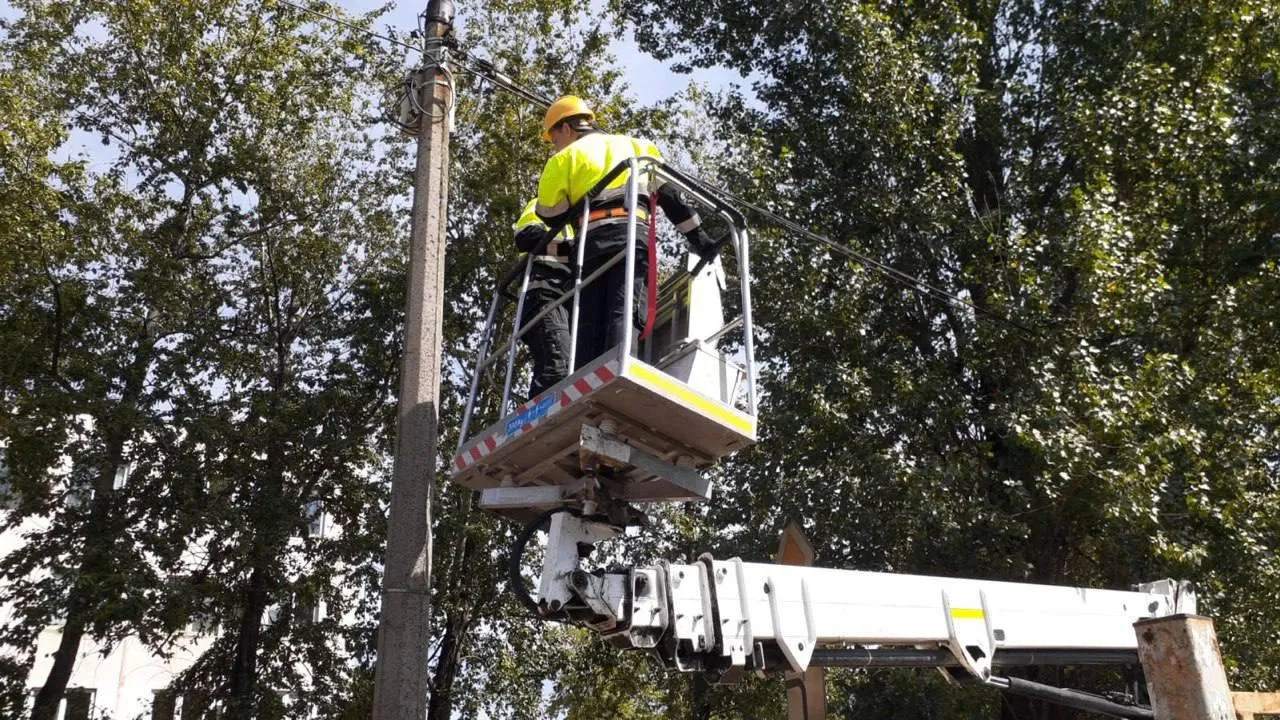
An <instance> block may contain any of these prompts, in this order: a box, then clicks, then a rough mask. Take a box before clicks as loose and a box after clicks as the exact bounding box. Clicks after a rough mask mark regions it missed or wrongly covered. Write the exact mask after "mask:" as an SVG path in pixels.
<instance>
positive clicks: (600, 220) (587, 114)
mask: <svg viewBox="0 0 1280 720" xmlns="http://www.w3.org/2000/svg"><path fill="white" fill-rule="evenodd" d="M542 139H543V140H544V141H547V142H550V143H552V144H553V145H554V146H555V149H556V152H555V154H554V155H552V156H551V158H550V159H549V160H547V163H546V166H545V167H544V168H543V170H542V177H541V178H540V179H539V181H538V206H537V214H538V216H539V217H541V218H542V219H543V220H545V221H546V222H547V224H548V225H556V224H558V223H560V222H564V221H569V225H570V226H572V227H573V228H574V232H575V233H576V232H580V230H579V227H578V226H579V225H580V222H579V219H578V218H568V217H567V216H568V214H569V213H570V212H572V211H573V210H575V209H576V208H578V207H580V206H578V203H579V201H580V200H582V197H583V196H584V195H586V194H587V192H588V191H589V190H591V188H593V187H595V185H596V183H598V182H599V181H600V180H601V178H603V177H604V176H605V175H606V174H608V172H609V171H610V170H612V169H613V168H614V167H616V166H617V165H618V163H621V162H623V161H625V160H628V159H630V158H633V157H645V156H647V157H653V158H657V159H661V158H662V153H660V152H659V151H658V148H657V147H656V146H655V145H653V143H650V142H646V141H643V140H637V139H634V138H631V137H627V136H625V135H612V134H608V133H605V132H601V131H600V129H599V128H597V127H596V125H595V113H593V112H592V111H591V108H590V107H588V106H587V104H586V103H585V102H583V100H582V98H579V97H576V96H574V95H566V96H564V97H562V98H560V99H558V100H556V101H555V102H554V103H552V104H551V107H550V108H548V109H547V114H546V116H545V117H544V118H543V126H542ZM628 174H629V173H627V172H623V173H621V174H620V175H619V176H618V177H617V178H615V179H614V180H613V181H611V182H610V183H609V185H608V187H607V188H606V189H605V190H604V191H603V192H601V193H600V194H599V195H597V196H596V197H595V198H594V199H593V200H592V201H591V212H590V215H589V216H588V218H587V232H586V246H585V247H584V248H583V249H582V252H583V257H582V268H581V273H582V277H583V279H586V278H588V277H590V276H591V274H592V273H594V272H595V271H597V270H599V269H600V267H601V266H603V265H604V264H605V263H606V262H608V261H609V259H610V258H612V257H613V256H615V255H617V254H618V253H619V252H621V251H622V250H623V249H625V248H626V246H627V211H626V208H625V207H624V204H625V202H626V183H627V176H628ZM653 189H655V188H645V187H642V188H640V196H641V197H644V196H645V195H647V194H648V193H649V192H650V190H653ZM656 191H657V194H658V204H659V206H661V207H662V211H663V212H664V213H665V214H666V216H667V219H668V220H670V221H671V222H672V223H674V224H675V226H676V230H678V231H679V232H680V233H681V234H683V235H684V236H685V239H686V241H687V242H688V244H689V246H690V248H691V249H692V250H693V251H694V252H696V253H698V254H699V255H705V254H706V253H710V252H713V250H714V243H713V242H712V241H711V239H710V238H709V237H707V234H706V232H705V231H704V230H703V229H702V225H701V221H700V219H699V218H698V214H697V213H696V212H694V211H693V209H691V208H690V207H689V206H688V204H687V203H685V201H684V199H683V198H682V197H681V196H680V193H679V191H677V190H676V189H675V188H673V187H671V186H670V185H666V184H663V185H661V186H659V187H657V188H656ZM642 205H644V203H642ZM650 222H652V218H650V217H649V216H648V212H647V211H646V210H645V208H644V207H640V208H637V210H636V225H637V227H636V235H637V238H638V241H637V242H636V258H635V276H634V277H635V279H634V285H633V289H634V295H633V297H635V298H638V299H637V301H636V302H635V305H634V307H635V308H636V309H637V310H639V311H641V312H643V310H644V308H645V307H646V303H645V301H644V298H645V296H646V282H647V280H646V277H647V273H648V253H647V251H646V248H645V244H644V239H645V238H647V237H648V233H649V223H650ZM625 284H626V263H625V262H619V263H617V264H615V265H614V266H613V267H612V268H610V269H609V270H608V271H606V272H605V273H604V275H602V276H601V277H600V278H598V279H597V280H596V281H594V282H592V283H591V284H589V285H587V286H585V287H583V288H582V291H581V292H582V297H581V305H580V308H579V320H578V347H577V353H576V362H575V363H574V364H575V367H574V369H575V370H577V369H578V368H580V367H582V366H583V365H584V364H586V363H588V362H590V361H592V360H594V359H595V358H597V357H599V356H600V355H601V354H603V353H604V352H605V351H606V350H608V349H610V348H612V347H614V346H615V345H617V344H618V343H619V342H621V340H622V336H621V335H620V330H621V327H622V321H623V315H624V314H625V312H626V307H627V299H626V287H625ZM639 324H640V325H643V324H644V321H643V315H641V320H640V323H639ZM633 332H634V329H633Z"/></svg>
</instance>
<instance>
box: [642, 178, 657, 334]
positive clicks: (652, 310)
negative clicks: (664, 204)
mask: <svg viewBox="0 0 1280 720" xmlns="http://www.w3.org/2000/svg"><path fill="white" fill-rule="evenodd" d="M657 204H658V193H649V272H648V285H649V292H648V295H649V300H648V303H647V305H648V308H647V310H646V312H645V316H644V332H642V333H640V339H641V340H644V339H646V338H648V337H649V335H650V334H651V333H652V332H653V324H654V322H655V321H656V320H657V317H658V223H657V219H658V218H657V217H656V216H655V215H654V211H655V210H656V206H657Z"/></svg>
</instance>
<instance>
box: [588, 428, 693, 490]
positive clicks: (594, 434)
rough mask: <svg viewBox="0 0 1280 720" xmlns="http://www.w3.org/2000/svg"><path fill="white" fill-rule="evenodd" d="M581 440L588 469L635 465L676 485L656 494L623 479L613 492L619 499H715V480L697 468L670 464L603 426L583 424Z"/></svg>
mask: <svg viewBox="0 0 1280 720" xmlns="http://www.w3.org/2000/svg"><path fill="white" fill-rule="evenodd" d="M578 443H579V450H578V455H579V458H580V461H581V464H582V468H583V469H584V470H587V471H590V470H593V469H595V468H597V467H608V468H613V469H615V470H619V471H625V470H628V469H630V468H635V469H636V470H639V471H640V472H641V473H645V474H651V475H657V476H659V477H661V478H663V479H664V480H666V481H667V482H669V483H671V484H672V485H674V486H675V487H674V491H673V492H670V493H663V494H660V495H654V494H653V492H650V491H647V489H646V488H644V487H643V483H629V482H622V483H621V487H619V488H617V489H615V490H614V491H613V493H612V494H613V496H614V497H615V498H617V499H619V500H628V501H640V502H652V501H657V500H683V501H688V500H695V499H701V500H710V499H711V481H710V480H709V479H707V478H704V477H702V475H700V474H699V473H698V472H697V471H696V470H694V469H693V468H688V467H683V466H681V465H676V464H673V463H669V462H667V461H665V460H663V459H661V458H658V457H655V456H653V455H651V454H649V453H647V452H645V451H643V450H640V449H639V448H635V447H632V446H631V445H628V444H627V443H626V441H625V440H622V439H621V438H618V437H616V436H614V435H613V434H611V433H609V432H608V431H607V430H606V429H605V428H603V427H596V426H594V425H583V426H582V430H581V433H580V435H579V438H578Z"/></svg>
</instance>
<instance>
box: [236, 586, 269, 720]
mask: <svg viewBox="0 0 1280 720" xmlns="http://www.w3.org/2000/svg"><path fill="white" fill-rule="evenodd" d="M266 609H267V573H266V571H265V570H264V569H263V568H262V567H261V565H259V564H258V563H257V561H256V560H255V563H254V568H253V573H252V574H251V575H250V576H249V587H248V588H246V589H245V592H244V614H243V615H241V616H240V629H239V630H238V631H237V633H236V656H235V659H234V660H233V661H232V665H231V692H230V696H229V697H228V699H227V713H228V717H253V716H254V705H255V703H254V693H255V692H256V691H257V687H258V640H259V636H260V635H261V633H262V613H263V612H264V611H265V610H266Z"/></svg>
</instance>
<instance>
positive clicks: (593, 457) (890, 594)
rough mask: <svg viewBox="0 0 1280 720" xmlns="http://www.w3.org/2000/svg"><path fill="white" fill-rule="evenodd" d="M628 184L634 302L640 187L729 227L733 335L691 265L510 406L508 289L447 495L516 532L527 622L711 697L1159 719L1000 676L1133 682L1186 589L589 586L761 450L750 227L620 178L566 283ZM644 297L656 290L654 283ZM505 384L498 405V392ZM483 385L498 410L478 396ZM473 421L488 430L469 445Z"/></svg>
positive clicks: (747, 575)
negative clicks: (824, 689) (535, 553)
mask: <svg viewBox="0 0 1280 720" xmlns="http://www.w3.org/2000/svg"><path fill="white" fill-rule="evenodd" d="M622 172H626V173H627V186H626V188H627V195H626V197H627V207H628V208H629V209H631V212H630V217H629V220H628V233H627V248H626V250H625V252H623V253H620V254H619V255H618V256H617V257H616V258H614V259H613V261H612V262H625V263H626V278H627V281H626V283H627V288H626V290H627V292H626V297H628V298H632V297H633V293H632V292H631V289H632V287H633V283H634V277H635V271H636V263H635V259H634V258H635V250H636V248H637V247H638V238H637V222H636V213H635V208H638V207H640V200H641V197H642V192H641V187H642V186H645V185H646V184H647V186H648V188H652V187H653V186H654V184H655V183H661V182H669V183H674V184H675V185H676V186H677V187H678V188H679V189H680V190H681V191H682V192H684V193H685V194H686V196H687V197H689V198H691V199H692V200H693V201H694V202H695V203H696V204H698V205H699V206H701V207H702V208H703V209H704V210H705V211H707V212H708V213H709V214H712V215H715V216H718V217H719V218H720V219H721V220H723V221H724V222H725V224H726V225H727V227H728V230H727V231H726V232H725V234H724V237H723V239H722V240H721V241H720V243H719V244H718V247H717V250H719V249H722V248H727V249H729V250H732V254H733V257H734V258H735V259H736V268H735V270H736V272H734V273H733V274H732V275H731V277H733V278H734V279H735V280H736V282H737V284H738V292H737V297H738V298H739V302H738V305H739V307H738V308H737V309H736V311H737V312H736V317H734V319H733V320H731V321H729V322H725V320H724V312H723V308H722V304H721V303H722V298H721V290H722V289H724V285H725V277H726V276H725V273H724V272H723V271H722V270H721V266H720V264H719V262H718V260H717V261H712V262H709V261H708V260H709V259H703V260H694V259H689V260H687V261H686V264H685V266H684V267H685V270H683V271H681V272H678V273H676V274H675V275H674V276H673V277H671V278H669V279H667V280H666V281H665V282H664V283H663V284H662V290H661V291H660V292H659V293H657V298H656V299H652V297H651V299H652V300H653V301H652V302H650V303H649V307H648V308H646V323H645V325H646V332H644V333H642V334H641V336H640V338H639V339H638V340H637V339H635V338H633V337H632V334H631V333H630V332H623V333H622V337H623V342H622V343H621V344H620V345H619V346H618V347H616V348H614V349H613V350H611V351H609V352H607V353H605V354H604V355H603V356H602V357H600V358H596V359H595V360H593V361H592V362H590V363H587V364H586V365H584V366H583V367H581V368H579V369H578V370H577V371H576V372H574V373H573V374H572V375H570V376H569V377H568V378H566V379H565V380H563V381H562V382H560V383H559V384H557V385H556V386H555V387H552V388H550V389H548V390H546V391H545V392H543V393H540V394H539V395H538V396H536V397H532V398H528V399H523V400H521V399H518V398H515V397H513V393H512V383H513V377H514V368H515V364H516V363H515V361H516V347H517V340H518V338H519V336H520V335H521V334H522V333H524V332H526V331H527V330H528V328H529V327H530V326H531V324H532V322H534V321H536V320H537V318H536V317H535V318H533V319H531V320H530V322H529V323H526V324H525V325H524V326H523V327H521V326H518V324H517V323H515V322H513V323H512V327H511V331H510V333H509V337H508V339H507V340H506V343H505V345H504V346H503V347H501V348H499V349H498V350H496V351H492V352H491V351H490V346H491V345H492V344H493V343H492V341H493V339H494V338H495V337H496V336H497V325H498V324H499V323H498V319H499V315H500V313H499V311H500V309H501V307H502V305H503V300H504V298H509V299H514V300H515V305H516V307H515V313H514V317H516V318H519V317H521V315H522V313H521V311H522V309H523V304H522V298H523V296H524V289H525V288H526V287H527V285H528V282H529V267H530V266H529V265H528V264H527V263H526V264H525V266H524V267H523V268H520V269H518V270H517V271H513V272H512V273H509V274H508V276H507V278H506V280H505V281H504V282H503V283H502V285H501V287H500V288H499V291H498V293H496V294H495V296H494V299H493V302H492V304H491V306H490V309H489V314H488V319H487V322H486V326H485V331H484V334H483V335H482V338H481V343H480V348H479V352H478V357H477V360H476V366H475V372H474V375H473V378H472V383H471V392H470V395H469V397H468V401H467V406H466V412H465V416H464V422H463V427H462V431H461V437H460V442H459V447H458V451H457V453H456V455H455V456H454V458H453V463H452V467H451V473H452V475H451V477H452V479H453V480H454V481H455V482H458V483H461V484H463V485H465V486H467V487H470V488H474V489H476V490H478V491H479V492H480V506H481V507H483V508H485V509H487V510H489V511H491V512H494V513H497V514H500V515H503V516H505V517H508V518H511V519H513V520H516V521H519V522H523V523H525V526H524V530H523V531H522V532H521V533H520V534H519V536H518V538H517V542H516V545H515V547H514V548H513V551H512V555H511V565H510V568H509V569H510V576H511V577H510V582H511V587H512V590H513V591H514V592H515V593H516V594H517V596H518V597H519V598H520V599H521V600H522V602H524V603H525V605H526V606H527V607H528V608H529V609H530V610H531V611H532V612H533V613H534V614H535V615H537V616H539V617H542V618H545V619H553V620H560V621H567V622H572V623H575V624H578V625H581V626H584V627H587V628H590V629H592V630H594V631H595V632H597V633H599V634H600V635H601V636H603V637H605V638H607V639H609V640H610V641H611V642H613V643H614V644H615V645H617V646H618V647H620V648H631V649H638V650H642V651H645V652H647V653H649V654H650V655H652V656H653V657H655V658H656V659H657V660H658V661H660V662H661V663H663V664H664V665H666V666H667V667H669V668H672V669H675V670H678V671H684V672H696V673H699V674H701V675H702V676H704V677H705V678H707V679H709V680H711V681H713V682H719V681H733V680H734V679H736V678H739V677H741V676H742V675H743V673H760V674H768V673H778V672H796V673H802V672H804V671H805V670H806V669H807V668H809V667H812V666H827V667H830V666H841V667H929V668H939V669H941V670H943V671H944V672H945V673H946V675H947V677H949V678H952V679H955V680H957V681H965V680H967V681H969V682H975V683H980V684H984V685H988V686H992V687H996V688H999V689H1001V690H1004V691H1007V692H1011V693H1016V694H1022V695H1029V696H1033V697H1038V698H1041V699H1046V700H1050V701H1052V702H1057V703H1060V704H1064V705H1068V706H1072V707H1077V708H1081V709H1085V710H1091V711H1094V712H1098V713H1101V714H1104V715H1109V716H1112V717H1122V718H1152V717H1153V714H1152V711H1151V710H1150V709H1149V708H1146V707H1141V706H1138V705H1137V704H1135V703H1134V702H1133V699H1134V698H1133V697H1130V699H1129V700H1128V701H1126V700H1123V699H1116V698H1115V697H1114V696H1113V697H1103V696H1099V695H1094V694H1090V693H1084V692H1080V691H1075V690H1070V689H1065V688H1057V687H1052V686H1047V685H1041V684H1038V683H1034V682H1029V681H1027V680H1024V679H1020V678H1018V677H1015V676H1010V675H1007V674H1004V673H1003V668H1007V667H1010V666H1020V665H1021V666H1034V665H1086V664H1110V665H1121V666H1129V667H1135V666H1137V665H1138V651H1137V638H1136V636H1135V632H1134V628H1133V626H1134V623H1135V622H1138V621H1140V620H1148V619H1153V618H1162V617H1168V616H1171V615H1175V614H1184V613H1194V612H1195V595H1194V593H1193V592H1192V590H1191V588H1190V587H1189V586H1188V585H1187V584H1185V583H1181V582H1176V581H1172V580H1160V581H1157V582H1152V583H1147V584H1142V585H1138V586H1135V587H1133V588H1131V589H1129V590H1096V589H1089V588H1080V587H1059V586H1048V585H1033V584H1025V583H1010V582H994V581H987V580H978V579H962V578H945V577H929V576H919V575H900V574H895V573H877V572H860V571H853V570H833V569H823V568H813V567H798V566H783V565H775V564H762V563H749V562H744V561H742V560H741V559H739V558H730V559H727V560H726V559H717V558H714V557H712V556H710V555H703V556H702V557H700V558H698V559H697V561H696V562H693V563H689V564H681V563H672V562H665V561H664V562H659V563H656V564H654V565H650V566H638V567H630V568H617V567H613V568H608V569H602V568H596V569H588V568H585V567H584V566H583V564H584V562H585V560H586V558H589V557H590V554H591V548H592V547H593V546H594V545H596V544H597V543H599V542H601V541H603V540H606V539H608V538H612V537H618V536H620V535H622V534H623V532H624V530H625V529H626V528H627V527H628V526H633V525H640V524H643V523H644V516H643V514H642V510H643V507H644V506H645V505H646V504H650V503H660V502H689V501H707V500H709V499H710V498H711V494H712V488H711V485H710V480H709V479H708V476H707V474H706V471H707V470H708V469H710V468H712V467H713V466H714V465H715V464H716V463H717V462H718V461H719V460H720V459H722V458H724V457H726V456H727V455H729V454H731V453H733V452H736V451H738V450H740V449H742V448H745V447H747V446H749V445H751V444H752V443H754V442H755V440H756V430H757V418H756V409H757V401H756V388H755V380H756V370H755V359H754V349H753V344H752V323H751V293H750V265H749V259H748V250H749V248H748V234H747V230H746V225H745V223H744V221H743V218H742V215H741V214H740V213H738V211H737V210H736V209H734V208H733V207H731V206H729V205H727V204H726V203H724V202H723V201H722V200H721V199H720V198H719V197H718V196H716V195H715V194H714V193H713V192H711V191H709V190H707V189H705V188H704V187H703V186H701V185H700V184H699V183H697V182H696V181H693V180H691V179H690V178H687V177H685V176H683V175H682V174H681V173H679V172H678V171H677V170H675V169H674V168H671V167H670V166H667V165H665V164H664V163H662V162H660V161H657V160H653V159H650V158H637V159H632V160H629V161H626V162H624V163H622V164H620V165H619V166H618V167H617V168H615V169H614V170H613V171H612V172H611V173H610V174H609V175H608V176H607V177H606V178H604V179H603V180H601V182H600V184H599V185H597V187H596V188H595V189H594V190H593V191H592V192H591V193H588V195H587V197H586V198H585V199H584V201H583V204H582V208H581V210H582V216H581V217H582V218H583V226H582V228H581V230H580V232H579V234H578V237H579V242H578V245H577V248H578V258H579V262H578V263H577V266H578V267H581V265H582V263H581V258H582V248H583V245H584V243H583V242H581V238H582V237H584V236H585V233H586V223H585V219H586V217H587V214H588V213H589V211H590V203H591V200H592V198H594V197H595V196H596V194H597V193H598V191H599V190H601V189H603V188H604V187H605V186H606V185H607V184H608V183H609V181H611V180H612V179H613V178H615V177H617V175H618V174H619V173H622ZM647 191H648V190H646V191H645V192H647ZM651 214H652V213H651ZM654 222H656V220H655V221H654ZM556 230H558V229H553V230H552V232H555V231H556ZM549 240H550V236H548V238H547V241H549ZM544 242H545V241H544ZM648 247H649V252H650V258H651V260H650V263H649V265H650V267H655V266H656V265H657V263H656V262H655V261H654V258H655V253H656V242H655V239H654V236H653V234H652V233H651V234H650V237H649V239H648ZM539 250H540V249H535V251H534V252H533V253H530V254H531V255H534V254H537V253H538V252H539ZM610 264H612V263H610ZM606 267H607V266H606ZM600 272H603V270H601V271H600ZM598 274H599V273H597V275H598ZM594 279H595V278H594V277H588V278H583V277H580V276H579V277H578V278H576V280H575V285H574V288H573V289H572V290H571V291H570V292H569V293H568V294H566V295H565V296H564V297H562V298H561V300H560V301H561V302H564V303H571V304H572V313H571V319H572V320H571V328H572V330H573V334H574V339H575V340H576V332H577V319H578V315H579V293H580V290H581V288H582V287H583V286H584V285H586V284H587V283H589V282H591V281H592V280H594ZM650 279H651V283H650V286H653V284H654V283H653V282H652V281H654V280H656V278H654V277H652V276H651V278H650ZM517 282H520V284H521V287H520V291H519V293H518V294H516V295H514V296H512V295H511V293H510V291H509V290H508V288H510V287H512V286H514V285H515V284H516V283H517ZM625 317H627V318H628V320H629V319H630V317H631V314H630V313H628V314H627V315H626V316H625ZM503 360H505V365H504V364H503V362H502V361H503ZM570 362H571V366H572V360H571V361H570ZM504 367H505V371H504V372H501V377H502V384H501V387H502V392H501V394H500V396H498V394H497V393H496V386H497V384H498V383H497V375H498V374H499V371H500V369H502V368H504ZM486 379H487V380H488V381H489V382H488V383H486V382H485V381H486ZM485 385H492V386H493V388H494V392H492V393H490V394H488V395H486V394H485V393H483V392H482V391H481V390H482V386H485ZM490 396H492V397H490ZM498 397H500V399H497V398H498ZM486 398H489V399H487V400H486ZM481 408H484V409H487V410H488V411H489V414H490V415H491V416H493V417H492V421H491V422H490V423H489V424H488V425H487V427H485V428H484V429H483V430H480V431H479V432H476V433H474V434H469V429H470V427H471V425H472V423H473V421H474V420H475V419H476V418H477V417H479V416H480V415H482V414H483V413H482V412H481ZM548 521H549V522H550V527H549V537H548V542H547V547H546V553H545V556H544V560H543V566H542V571H541V575H540V579H539V581H538V587H537V600H534V598H533V597H532V596H531V595H530V594H529V591H528V589H527V588H526V587H525V583H524V580H523V579H522V574H521V564H522V562H523V555H524V551H525V546H526V545H527V544H528V542H529V541H530V540H531V539H532V537H533V535H534V533H535V532H536V531H537V530H538V529H539V528H540V527H541V526H542V525H544V524H546V523H547V522H548ZM1133 695H1134V696H1140V695H1141V691H1140V690H1135V691H1134V693H1133Z"/></svg>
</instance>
